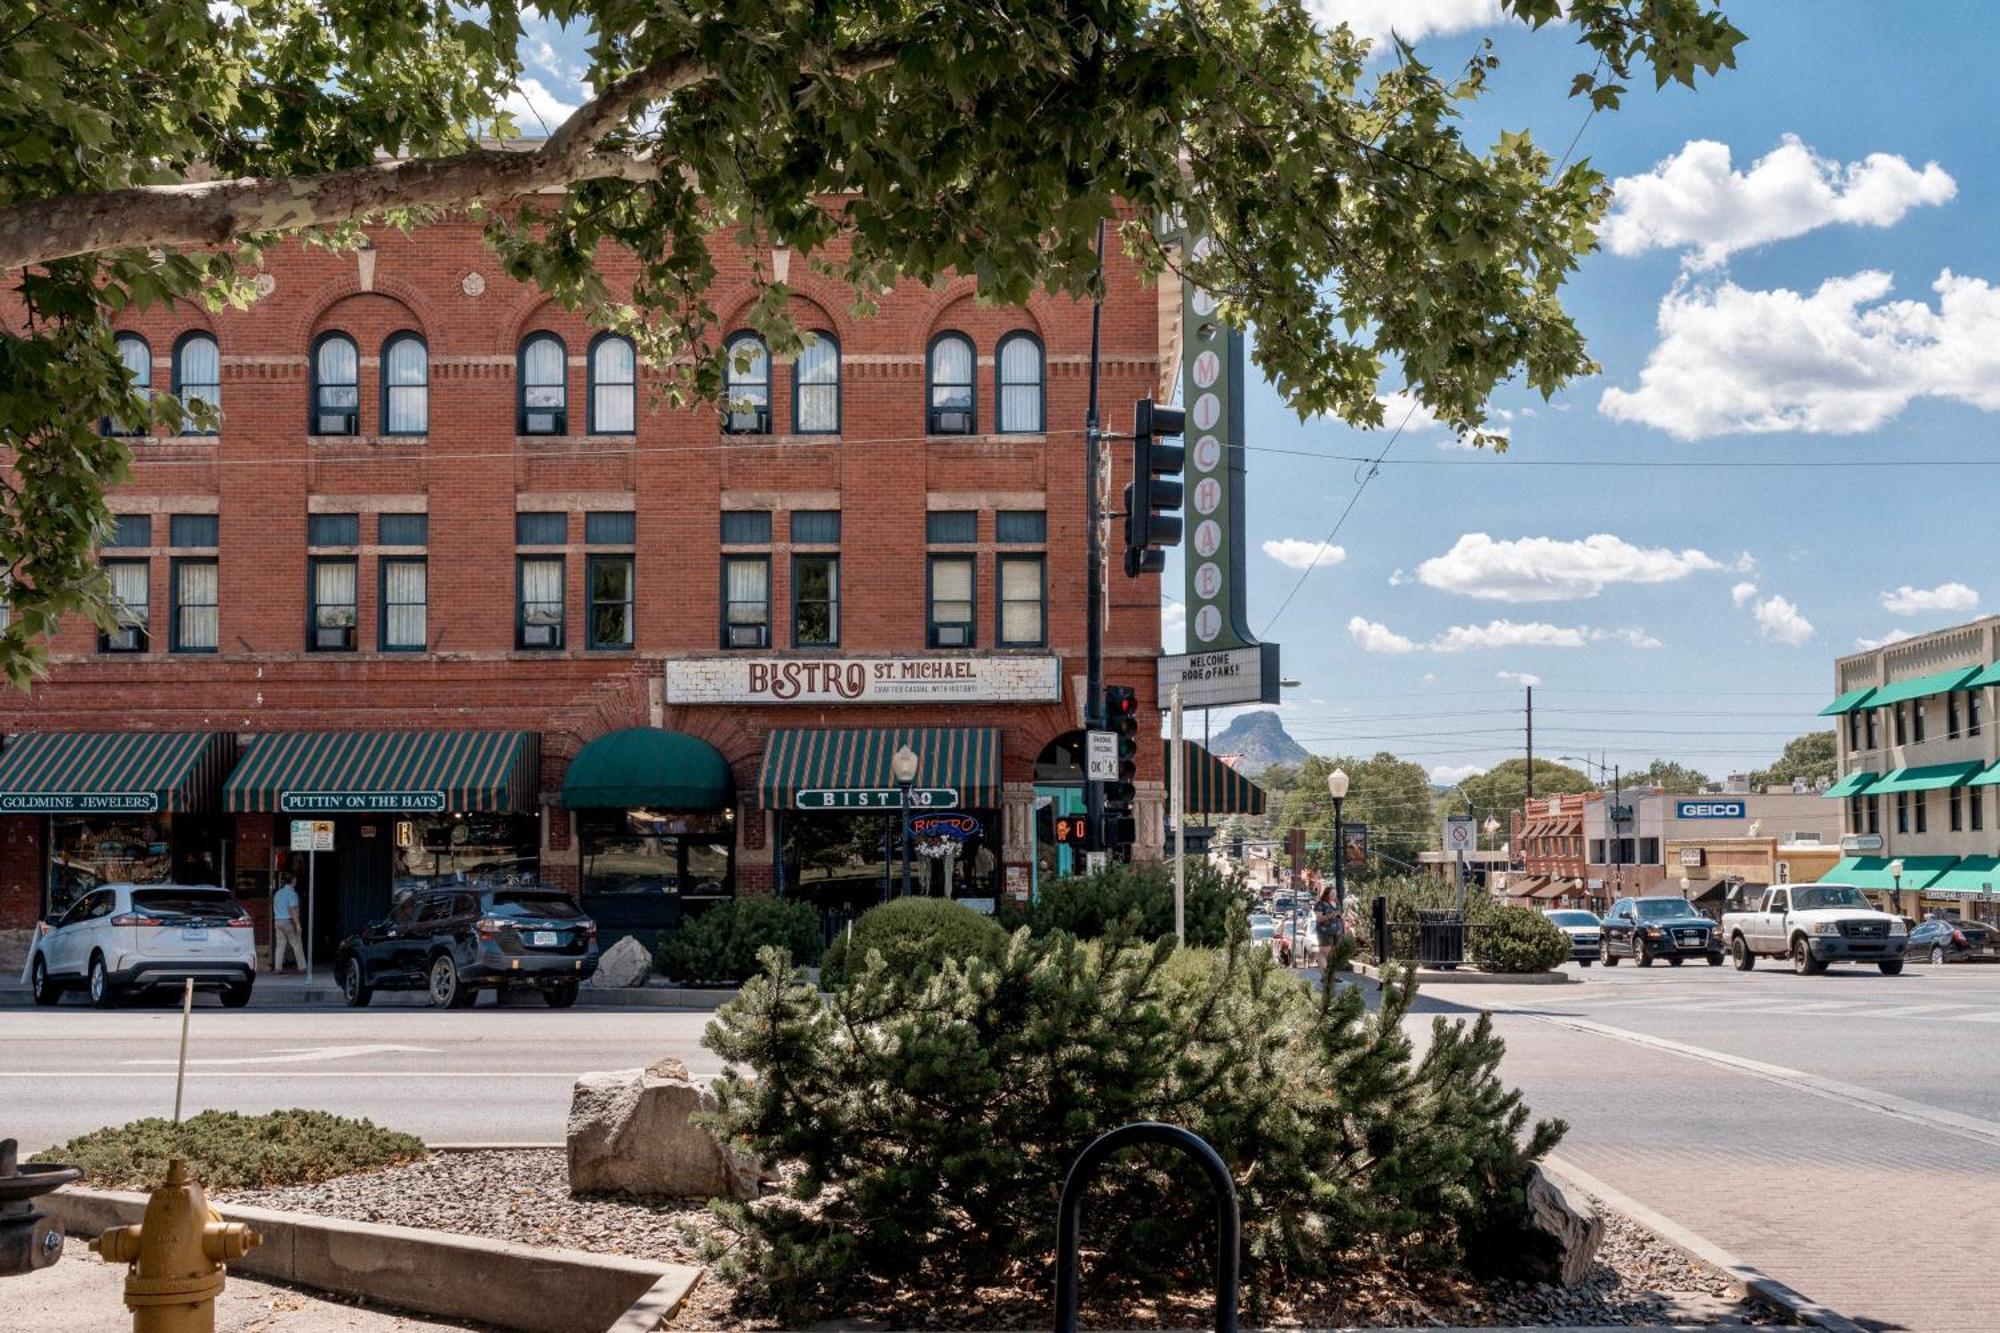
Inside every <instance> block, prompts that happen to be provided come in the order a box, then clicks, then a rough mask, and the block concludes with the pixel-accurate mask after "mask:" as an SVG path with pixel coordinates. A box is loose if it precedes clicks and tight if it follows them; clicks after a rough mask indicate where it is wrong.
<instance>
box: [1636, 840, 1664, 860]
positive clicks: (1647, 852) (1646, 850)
mask: <svg viewBox="0 0 2000 1333" xmlns="http://www.w3.org/2000/svg"><path fill="white" fill-rule="evenodd" d="M1659 863H1660V840H1659V839H1658V838H1641V839H1639V864H1640V865H1648V866H1651V865H1658V864H1659Z"/></svg>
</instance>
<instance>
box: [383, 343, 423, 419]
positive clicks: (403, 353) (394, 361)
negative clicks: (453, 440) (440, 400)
mask: <svg viewBox="0 0 2000 1333" xmlns="http://www.w3.org/2000/svg"><path fill="white" fill-rule="evenodd" d="M430 424H431V355H430V349H429V348H427V347H425V346H424V340H423V339H422V338H419V337H418V336H417V335H416V334H414V333H392V334H390V335H389V341H388V342H385V343H383V344H382V433H383V434H384V435H422V434H423V433H424V432H425V431H427V430H429V429H430Z"/></svg>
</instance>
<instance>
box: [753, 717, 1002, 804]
mask: <svg viewBox="0 0 2000 1333" xmlns="http://www.w3.org/2000/svg"><path fill="white" fill-rule="evenodd" d="M904 746H908V747H909V748H910V749H911V750H912V751H914V752H915V754H916V756H917V775H916V779H915V780H914V781H913V782H912V783H911V784H910V787H911V791H912V793H913V796H912V799H913V801H914V800H917V799H918V797H917V795H916V794H917V793H921V794H922V796H921V800H922V808H924V809H947V810H978V809H992V808H994V807H997V806H998V805H999V804H1000V732H999V729H998V728H995V727H870V728H865V729H857V730H832V729H811V730H807V729H791V728H785V729H781V730H777V731H773V732H772V733H771V735H770V739H769V740H767V741H766V742H765V745H764V766H763V771H762V773H761V774H760V775H759V777H758V779H757V793H758V797H759V799H761V800H762V802H763V804H764V808H765V809H767V810H835V809H839V810H871V809H872V810H892V809H897V808H899V799H900V795H901V793H900V789H899V786H898V784H897V782H896V778H895V774H894V773H893V772H892V771H891V763H892V761H893V760H894V758H895V755H896V752H897V751H898V750H900V749H902V748H903V747H904ZM947 794H948V795H947Z"/></svg>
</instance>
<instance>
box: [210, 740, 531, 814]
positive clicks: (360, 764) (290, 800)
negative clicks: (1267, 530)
mask: <svg viewBox="0 0 2000 1333" xmlns="http://www.w3.org/2000/svg"><path fill="white" fill-rule="evenodd" d="M540 749H541V746H540V738H539V737H537V736H536V735H535V733H533V732H531V731H286V732H270V733H267V734H265V735H262V736H258V737H256V738H254V739H253V740H252V741H251V742H250V744H249V745H248V746H247V747H246V748H245V749H244V751H243V760H242V762H241V763H239V764H237V765H236V769H235V771H234V772H232V773H231V774H230V775H229V781H228V782H227V783H226V784H225V785H224V787H223V793H222V802H223V809H225V810H228V811H230V812H232V813H238V814H242V813H253V814H254V813H268V814H297V815H307V814H311V815H323V814H442V813H444V812H446V811H461V810H462V811H482V812H492V813H503V814H530V813H533V811H534V810H535V806H536V802H537V799H538V791H539V787H538V783H537V781H536V775H537V773H538V762H537V761H538V758H539V754H540Z"/></svg>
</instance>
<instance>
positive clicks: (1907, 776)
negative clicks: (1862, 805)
mask: <svg viewBox="0 0 2000 1333" xmlns="http://www.w3.org/2000/svg"><path fill="white" fill-rule="evenodd" d="M1985 767H1986V765H1985V764H1983V763H1981V762H1980V761H1979V760H1977V759H1975V760H1973V761H1972V762H1970V763H1965V764H1925V765H1924V766H1922V767H1921V768H1898V769H1893V770H1891V771H1890V773H1889V774H1888V776H1887V777H1884V778H1883V779H1882V780H1881V781H1880V782H1878V783H1876V784H1875V785H1874V786H1872V787H1870V788H1869V789H1868V794H1869V795H1870V796H1881V795H1884V794H1886V793H1889V792H1899V791H1937V790H1939V789H1940V788H1943V787H1963V786H1965V785H1966V784H1968V783H1970V782H1971V781H1972V779H1973V778H1974V777H1976V776H1977V775H1978V774H1979V772H1980V770H1981V769H1983V768H1985Z"/></svg>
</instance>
